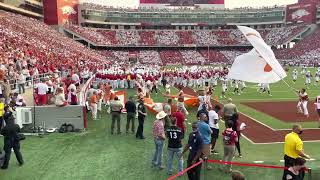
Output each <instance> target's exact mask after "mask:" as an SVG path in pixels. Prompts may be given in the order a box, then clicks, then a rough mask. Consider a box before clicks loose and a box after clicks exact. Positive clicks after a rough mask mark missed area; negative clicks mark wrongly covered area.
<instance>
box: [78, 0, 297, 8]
mask: <svg viewBox="0 0 320 180" xmlns="http://www.w3.org/2000/svg"><path fill="white" fill-rule="evenodd" d="M80 2H93V3H98V4H104V5H109V6H123V7H138V6H139V0H80ZM297 2H298V0H225V5H226V7H227V8H234V7H247V6H252V7H261V6H273V5H284V4H293V3H297Z"/></svg>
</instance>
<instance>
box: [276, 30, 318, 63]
mask: <svg viewBox="0 0 320 180" xmlns="http://www.w3.org/2000/svg"><path fill="white" fill-rule="evenodd" d="M318 44H320V29H317V30H316V31H315V32H314V33H312V34H310V35H308V36H307V37H306V38H304V39H302V40H301V41H299V42H298V43H297V44H295V45H294V47H293V48H284V49H276V50H275V55H276V57H277V58H278V59H280V60H286V61H287V62H291V63H293V64H305V65H318V64H319V61H320V56H319V54H320V48H319V46H318Z"/></svg>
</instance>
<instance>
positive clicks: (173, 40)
mask: <svg viewBox="0 0 320 180" xmlns="http://www.w3.org/2000/svg"><path fill="white" fill-rule="evenodd" d="M156 38H157V41H158V42H157V44H158V45H160V46H163V45H165V46H174V45H178V44H179V36H178V35H177V34H176V33H175V32H174V31H170V30H166V31H158V32H157V34H156Z"/></svg>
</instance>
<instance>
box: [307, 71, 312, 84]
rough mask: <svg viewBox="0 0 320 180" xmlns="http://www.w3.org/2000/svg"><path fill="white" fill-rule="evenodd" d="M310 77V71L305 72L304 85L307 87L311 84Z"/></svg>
mask: <svg viewBox="0 0 320 180" xmlns="http://www.w3.org/2000/svg"><path fill="white" fill-rule="evenodd" d="M311 77H312V75H311V73H310V71H308V72H307V73H306V86H307V87H308V86H309V85H310V84H311Z"/></svg>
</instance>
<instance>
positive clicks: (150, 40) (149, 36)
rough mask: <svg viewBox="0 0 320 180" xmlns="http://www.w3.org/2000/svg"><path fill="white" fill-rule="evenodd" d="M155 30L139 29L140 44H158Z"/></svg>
mask: <svg viewBox="0 0 320 180" xmlns="http://www.w3.org/2000/svg"><path fill="white" fill-rule="evenodd" d="M155 34H156V33H155V31H139V36H140V40H139V44H140V45H143V46H154V45H156V39H155Z"/></svg>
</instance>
